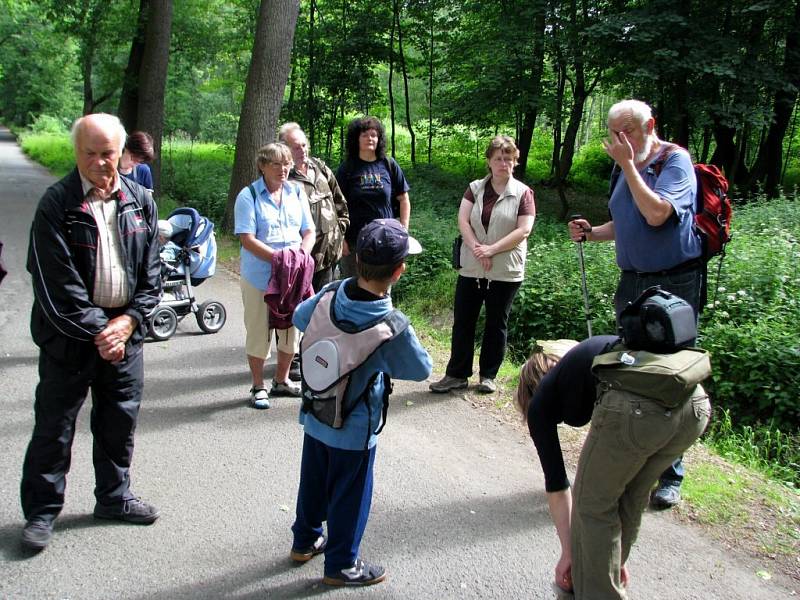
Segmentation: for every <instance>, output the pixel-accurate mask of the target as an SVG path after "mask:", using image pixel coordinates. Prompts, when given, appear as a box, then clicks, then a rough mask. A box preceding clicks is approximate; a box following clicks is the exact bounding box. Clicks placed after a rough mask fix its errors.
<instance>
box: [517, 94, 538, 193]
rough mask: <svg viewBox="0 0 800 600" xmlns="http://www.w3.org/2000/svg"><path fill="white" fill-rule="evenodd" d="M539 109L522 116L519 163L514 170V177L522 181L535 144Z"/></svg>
mask: <svg viewBox="0 0 800 600" xmlns="http://www.w3.org/2000/svg"><path fill="white" fill-rule="evenodd" d="M537 112H538V111H537V109H536V108H532V109H530V110H527V111H525V113H524V114H523V115H522V126H521V127H520V128H519V133H518V134H517V148H518V149H519V162H518V163H517V166H516V167H515V168H514V177H516V178H517V179H519V180H520V181H522V179H523V178H524V177H525V173H526V171H527V166H528V154H530V151H531V143H532V142H533V128H534V127H535V126H536V116H537Z"/></svg>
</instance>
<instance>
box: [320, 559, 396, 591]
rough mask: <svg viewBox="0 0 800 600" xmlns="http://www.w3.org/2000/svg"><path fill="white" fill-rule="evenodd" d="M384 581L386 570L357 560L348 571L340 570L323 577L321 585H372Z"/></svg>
mask: <svg viewBox="0 0 800 600" xmlns="http://www.w3.org/2000/svg"><path fill="white" fill-rule="evenodd" d="M384 579H386V569H384V568H383V567H381V566H380V565H371V564H369V563H368V562H366V561H364V560H361V559H360V558H357V559H356V564H354V565H353V566H352V567H350V568H349V569H342V570H341V571H339V572H338V573H335V574H333V575H325V577H323V578H322V583H325V584H327V585H373V584H375V583H380V582H381V581H383V580H384Z"/></svg>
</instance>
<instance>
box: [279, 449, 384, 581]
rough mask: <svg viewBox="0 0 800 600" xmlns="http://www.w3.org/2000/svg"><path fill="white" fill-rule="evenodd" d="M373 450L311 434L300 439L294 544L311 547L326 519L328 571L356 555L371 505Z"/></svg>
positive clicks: (347, 565)
mask: <svg viewBox="0 0 800 600" xmlns="http://www.w3.org/2000/svg"><path fill="white" fill-rule="evenodd" d="M376 448H377V446H373V447H372V448H370V449H369V450H368V451H366V452H365V451H364V450H342V449H340V448H332V447H331V446H328V445H326V444H323V443H322V442H320V441H319V440H317V439H315V438H313V437H311V436H310V435H306V436H305V437H304V438H303V458H302V461H301V464H300V486H299V489H298V491H297V509H296V513H295V515H296V518H295V522H294V525H292V532H293V533H294V542H293V544H292V547H293V548H298V549H300V548H307V547H308V546H311V545H312V544H313V543H314V542H315V541H316V540H317V538H318V537H319V536H320V535H322V522H323V521H327V522H328V545H327V546H326V548H325V574H326V575H334V574H337V573H338V572H339V571H341V570H342V569H349V568H350V567H352V566H353V564H355V561H356V558H358V548H359V546H360V545H361V538H362V537H363V536H364V529H366V527H367V519H368V518H369V509H370V506H371V505H372V467H373V465H374V464H375V449H376Z"/></svg>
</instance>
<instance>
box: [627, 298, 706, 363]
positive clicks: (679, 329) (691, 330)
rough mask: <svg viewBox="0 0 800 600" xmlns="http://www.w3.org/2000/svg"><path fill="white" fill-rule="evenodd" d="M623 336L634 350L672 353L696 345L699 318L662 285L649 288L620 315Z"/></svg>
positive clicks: (684, 302) (681, 299)
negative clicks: (663, 288)
mask: <svg viewBox="0 0 800 600" xmlns="http://www.w3.org/2000/svg"><path fill="white" fill-rule="evenodd" d="M619 321H620V337H622V339H623V340H624V342H625V345H626V346H627V347H628V348H629V349H631V350H647V351H648V352H659V353H670V352H677V351H678V350H680V349H682V348H686V347H688V346H692V345H693V344H694V342H695V338H696V337H697V319H696V318H695V315H694V310H693V309H692V307H691V305H690V304H689V303H688V302H686V300H684V299H683V298H679V297H678V296H675V295H674V294H670V293H669V292H665V291H664V290H662V289H661V286H658V285H656V286H653V287H650V288H648V289H646V290H645V291H644V292H642V294H641V295H640V296H639V297H638V298H637V299H636V300H634V301H633V302H630V303H628V306H626V307H625V309H624V310H623V311H622V314H621V315H620V319H619Z"/></svg>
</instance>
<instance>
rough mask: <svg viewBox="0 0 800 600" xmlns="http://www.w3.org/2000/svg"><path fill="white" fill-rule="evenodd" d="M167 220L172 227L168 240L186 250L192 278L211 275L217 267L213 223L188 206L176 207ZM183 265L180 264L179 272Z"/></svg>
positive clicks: (203, 277) (202, 277)
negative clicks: (170, 236)
mask: <svg viewBox="0 0 800 600" xmlns="http://www.w3.org/2000/svg"><path fill="white" fill-rule="evenodd" d="M167 220H168V221H169V222H170V224H171V225H172V229H173V233H172V238H171V240H170V241H172V243H173V244H177V245H178V246H180V247H181V248H184V249H185V250H187V251H188V256H189V274H190V275H191V276H192V279H205V278H206V277H211V276H212V275H213V274H214V272H215V271H216V267H217V240H216V238H215V237H214V223H212V222H211V221H210V220H209V219H207V218H206V217H204V216H202V215H200V213H199V212H197V210H196V209H194V208H190V207H181V208H176V209H175V210H173V211H172V212H171V213H170V215H169V218H168V219H167ZM183 267H184V265H180V268H179V272H180V271H181V270H182V268H183Z"/></svg>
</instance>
